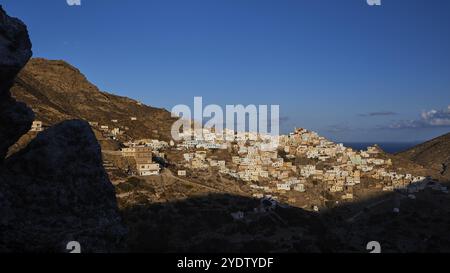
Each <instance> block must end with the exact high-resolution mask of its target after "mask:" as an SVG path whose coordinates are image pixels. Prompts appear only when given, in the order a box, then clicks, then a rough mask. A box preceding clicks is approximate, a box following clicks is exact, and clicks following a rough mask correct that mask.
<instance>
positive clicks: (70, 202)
mask: <svg viewBox="0 0 450 273" xmlns="http://www.w3.org/2000/svg"><path fill="white" fill-rule="evenodd" d="M31 55H32V52H31V43H30V40H29V37H28V32H27V29H26V26H25V25H24V24H23V23H22V22H21V21H20V20H18V19H15V18H11V17H9V16H8V15H7V14H6V13H5V11H4V10H3V9H2V8H1V6H0V252H65V251H67V250H66V245H67V243H68V242H69V241H78V242H79V243H80V244H81V250H82V251H83V252H111V251H120V250H121V249H122V247H123V245H122V242H123V237H124V235H125V229H124V227H123V225H122V223H121V219H120V216H119V212H118V207H117V202H116V198H115V192H114V188H113V186H112V185H111V183H110V181H109V180H108V177H107V174H106V172H105V170H104V169H103V166H102V158H101V151H100V146H99V144H98V143H97V141H96V139H95V136H94V133H93V132H92V130H91V128H90V126H89V125H88V124H87V123H86V122H84V121H81V120H71V121H66V122H63V123H59V124H56V125H54V126H53V127H51V128H49V129H48V130H46V131H45V132H43V133H41V134H39V135H38V136H37V137H36V138H35V139H33V140H32V141H31V142H30V143H29V144H28V145H27V147H26V148H24V149H23V150H21V151H20V152H18V153H15V154H13V155H11V156H10V157H8V158H5V155H6V152H7V150H8V148H9V147H10V146H11V145H12V144H14V143H15V142H16V141H17V140H18V139H19V138H20V137H21V136H22V135H23V134H25V133H26V132H27V131H28V130H29V129H30V127H31V123H32V121H33V112H32V111H31V109H29V108H28V107H27V106H26V105H25V104H24V103H18V102H16V101H15V100H14V99H13V98H12V97H11V95H10V90H9V89H10V87H11V86H12V84H13V82H14V80H15V77H16V74H17V73H19V71H20V70H21V69H22V68H23V66H25V64H26V63H27V61H28V60H29V58H30V57H31Z"/></svg>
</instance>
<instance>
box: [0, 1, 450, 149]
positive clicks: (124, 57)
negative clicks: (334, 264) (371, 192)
mask: <svg viewBox="0 0 450 273" xmlns="http://www.w3.org/2000/svg"><path fill="white" fill-rule="evenodd" d="M0 4H2V5H3V6H4V8H5V9H6V11H7V12H8V13H9V14H11V15H13V16H16V17H19V18H21V19H22V20H23V21H24V22H25V23H26V24H27V25H28V27H29V31H30V35H31V38H32V41H33V51H34V56H35V57H45V58H49V59H63V60H66V61H68V62H70V63H71V64H73V65H74V66H76V67H78V68H79V69H80V70H81V71H82V72H83V73H84V74H85V75H86V76H87V77H88V78H89V80H90V81H92V82H93V83H94V84H96V85H97V86H99V88H100V89H102V90H105V91H108V92H111V93H115V94H119V95H124V96H128V97H132V98H135V99H139V100H141V101H143V102H144V103H146V104H149V105H152V106H157V107H164V108H166V109H171V108H172V107H173V106H175V105H177V104H192V103H193V97H194V96H203V100H204V103H205V104H210V103H211V104H213V103H214V104H220V105H225V104H269V105H270V104H279V105H280V109H281V116H282V117H283V119H282V120H283V123H282V130H283V131H284V132H286V131H289V130H291V129H292V128H294V127H295V126H297V127H305V128H308V129H312V130H316V131H318V132H320V133H321V134H322V135H325V136H327V137H329V138H331V139H333V140H335V141H346V142H355V141H361V142H365V141H376V142H385V141H420V140H424V139H428V138H432V137H435V136H438V135H441V134H443V133H447V132H449V131H450V109H448V106H449V105H450V1H448V0H433V1H429V0H382V5H381V6H379V7H372V6H368V5H367V4H366V1H365V0H343V1H336V0H179V1H175V0H158V1H153V0H129V1H119V0H82V5H81V6H79V7H71V6H68V5H67V4H66V1H65V0H39V1H31V0H0ZM431 110H435V111H434V112H429V111H431ZM424 111H426V112H428V113H427V114H422V113H423V112H424Z"/></svg>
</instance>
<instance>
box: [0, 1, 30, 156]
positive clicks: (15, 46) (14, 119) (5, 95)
mask: <svg viewBox="0 0 450 273" xmlns="http://www.w3.org/2000/svg"><path fill="white" fill-rule="evenodd" d="M31 54H32V52H31V42H30V39H29V37H28V32H27V28H26V26H25V25H24V24H23V23H22V22H21V21H20V20H18V19H16V18H11V17H9V16H8V15H7V14H6V13H5V11H4V10H3V8H2V7H1V6H0V161H1V160H3V158H4V157H5V155H6V153H7V151H8V148H9V147H10V146H11V145H12V144H14V143H15V142H16V141H17V140H18V139H19V138H20V137H21V136H22V135H23V134H25V133H26V132H27V131H28V130H29V128H30V127H31V123H32V121H33V117H34V116H33V112H32V111H31V110H30V109H29V108H28V107H27V106H26V105H25V104H23V103H18V102H16V101H15V100H14V99H13V98H11V94H10V92H9V89H10V87H11V86H12V84H13V82H14V79H15V77H16V75H17V74H18V73H19V71H20V70H21V69H22V67H24V66H25V64H26V63H27V62H28V60H29V59H30V58H31Z"/></svg>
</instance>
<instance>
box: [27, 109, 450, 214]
mask: <svg viewBox="0 0 450 273" xmlns="http://www.w3.org/2000/svg"><path fill="white" fill-rule="evenodd" d="M136 120H137V118H136V117H130V120H129V122H134V121H136ZM117 123H118V120H111V123H110V124H112V125H113V126H111V125H104V124H100V123H99V122H95V121H90V122H89V124H90V125H91V126H92V128H93V129H94V130H98V131H100V132H102V135H103V137H104V138H106V139H110V140H113V141H117V142H119V143H120V146H121V147H122V148H120V150H117V151H104V154H110V155H111V154H114V155H116V156H119V157H121V158H123V159H126V160H128V161H130V160H131V162H132V163H131V164H129V165H128V166H127V167H126V168H123V167H122V168H123V169H122V170H121V171H123V172H124V173H125V174H126V175H127V176H129V177H133V176H135V177H141V178H144V179H145V177H149V176H159V175H160V173H161V170H162V169H163V168H164V167H166V165H167V166H170V167H169V169H171V170H173V172H174V173H175V174H176V175H177V176H178V177H183V178H188V179H189V177H190V176H191V175H192V174H195V173H199V172H209V173H211V172H215V173H218V174H219V175H220V177H228V178H229V179H232V180H235V181H241V182H243V186H242V187H241V189H243V190H244V191H245V192H246V193H248V194H249V195H251V196H252V197H254V198H257V199H261V200H274V201H275V202H280V203H287V204H289V205H292V206H297V207H301V208H303V209H307V210H313V211H316V212H318V211H319V210H321V209H322V208H324V207H325V206H326V205H327V204H328V205H329V202H330V200H333V201H334V203H335V204H334V205H337V204H339V203H341V202H350V201H352V200H355V199H358V197H360V198H366V197H367V196H368V195H367V194H369V193H371V192H393V191H403V192H405V193H407V194H408V196H409V198H414V193H416V192H418V191H420V190H424V189H425V188H427V187H428V186H429V185H432V187H433V189H435V190H438V191H441V192H443V193H448V189H447V188H446V187H444V186H441V185H440V184H439V183H437V182H433V181H432V179H431V178H430V177H425V176H420V175H413V174H411V173H407V172H401V171H398V170H396V169H395V168H394V167H393V164H392V160H391V159H390V158H386V156H385V155H384V152H383V151H381V150H380V149H379V148H378V147H377V146H374V147H369V148H368V149H367V150H366V151H354V150H353V149H351V148H347V147H345V146H344V145H343V144H336V143H333V142H331V141H329V140H327V139H325V138H324V137H321V136H319V135H318V134H317V133H315V132H311V131H308V130H306V129H295V131H294V132H293V133H290V134H289V135H282V136H280V137H279V146H278V147H277V148H276V149H268V143H269V142H268V140H270V138H271V137H270V136H260V135H258V134H257V133H251V132H233V131H231V130H227V129H226V130H225V131H224V133H223V134H218V133H215V132H214V130H209V129H203V139H202V140H193V139H192V133H193V132H192V131H187V132H184V133H183V134H180V137H181V139H182V141H180V142H177V143H175V142H174V141H170V142H166V141H162V140H158V139H140V140H129V139H130V138H129V137H127V136H126V132H127V130H128V128H127V127H123V126H122V127H114V124H117ZM43 128H44V127H43V124H42V122H40V121H35V122H34V123H33V126H32V129H31V130H32V131H34V132H40V131H42V130H43ZM230 140H231V141H230ZM122 141H123V142H122ZM218 151H219V152H221V154H222V156H217V155H216V154H217V152H218ZM166 155H177V156H176V157H174V156H172V157H171V159H168V158H167V157H166ZM180 155H182V156H180ZM224 155H225V156H224ZM172 158H176V159H175V160H173V159H172ZM155 159H158V160H157V162H156V161H155ZM105 168H106V169H107V170H109V171H117V170H120V168H119V167H118V166H115V164H114V163H113V162H110V161H108V162H107V163H106V164H105ZM216 182H217V183H220V181H216ZM430 183H431V184H430ZM324 192H326V193H327V194H326V196H327V198H324ZM325 199H327V200H325ZM327 202H328V203H327ZM394 209H396V208H394ZM233 217H234V216H233Z"/></svg>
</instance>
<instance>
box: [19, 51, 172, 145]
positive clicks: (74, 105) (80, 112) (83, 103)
mask: <svg viewBox="0 0 450 273" xmlns="http://www.w3.org/2000/svg"><path fill="white" fill-rule="evenodd" d="M11 93H12V95H13V97H15V98H16V99H17V100H18V101H21V102H25V103H26V104H27V105H29V106H30V107H31V108H32V109H33V111H34V112H35V114H36V119H37V120H40V121H43V122H44V124H45V125H54V124H56V123H59V122H61V121H64V120H68V119H73V118H77V119H84V120H87V121H92V122H99V123H100V124H101V125H108V126H110V127H128V128H129V130H128V131H127V135H129V136H130V137H131V138H135V139H139V138H150V137H151V138H159V139H162V140H168V139H169V138H170V128H171V125H172V123H173V119H172V118H171V114H170V112H168V111H166V110H164V109H159V108H154V107H150V106H146V105H143V104H141V103H140V102H138V101H135V100H132V99H129V98H126V97H120V96H116V95H113V94H109V93H107V92H103V91H101V90H99V89H98V88H97V87H96V86H95V85H94V84H92V83H91V82H89V81H88V79H87V78H86V77H85V76H84V75H83V74H82V73H81V72H80V71H79V70H78V69H77V68H75V67H73V66H72V65H70V64H68V63H66V62H64V61H59V60H57V61H55V60H46V59H42V58H36V59H31V60H30V61H29V62H28V63H27V65H26V66H25V68H24V69H23V70H22V71H21V72H20V74H19V75H18V76H17V78H16V80H15V84H14V86H13V87H12V88H11ZM155 95H157V94H155ZM131 117H136V118H137V120H136V121H133V122H132V121H131ZM112 120H117V123H113V122H112Z"/></svg>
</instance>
